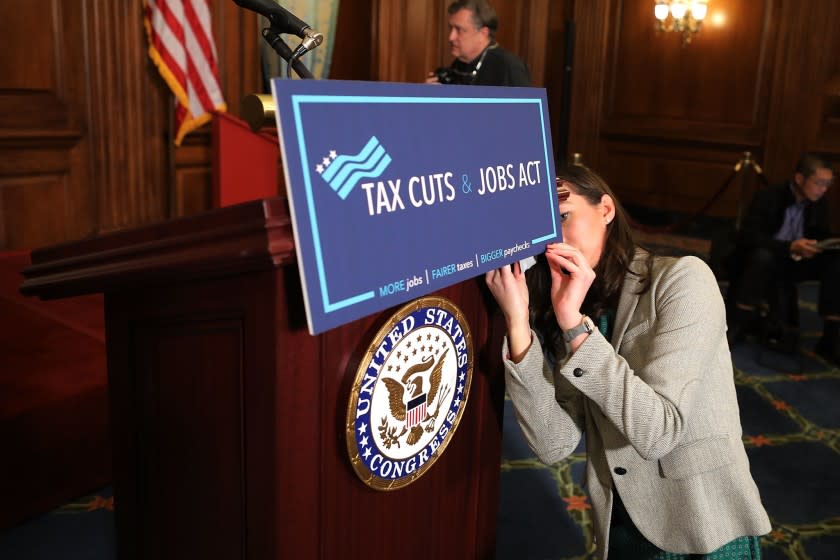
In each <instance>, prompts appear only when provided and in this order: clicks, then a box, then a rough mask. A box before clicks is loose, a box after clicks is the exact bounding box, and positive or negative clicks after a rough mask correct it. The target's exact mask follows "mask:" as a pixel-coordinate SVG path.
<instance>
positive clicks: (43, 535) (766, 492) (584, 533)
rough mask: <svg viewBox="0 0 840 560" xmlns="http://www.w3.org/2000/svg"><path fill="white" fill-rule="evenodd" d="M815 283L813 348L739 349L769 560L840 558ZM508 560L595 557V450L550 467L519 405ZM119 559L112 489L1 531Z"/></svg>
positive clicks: (508, 467)
mask: <svg viewBox="0 0 840 560" xmlns="http://www.w3.org/2000/svg"><path fill="white" fill-rule="evenodd" d="M815 292H816V287H815V286H814V285H808V284H805V285H803V286H801V287H800V309H801V324H802V327H803V340H802V349H801V351H800V353H799V354H798V355H796V356H790V355H784V354H776V353H774V352H771V351H763V350H761V349H760V348H759V347H758V345H757V344H756V343H755V342H753V341H748V342H745V343H743V344H740V345H738V346H736V347H734V348H733V349H732V355H733V361H734V363H735V366H736V373H735V376H736V383H737V389H738V398H739V405H740V409H741V420H742V424H743V428H744V443H745V445H746V447H747V452H748V454H749V456H750V461H751V465H752V472H753V476H754V478H755V480H756V483H757V484H758V487H759V490H760V491H761V495H762V498H763V500H764V504H765V506H766V508H767V510H768V513H769V514H770V518H771V521H772V522H773V532H772V533H770V534H769V535H767V536H765V537H764V538H763V539H762V550H763V555H764V558H766V559H769V560H776V559H796V560H809V559H813V560H823V559H834V558H840V370H837V369H832V368H831V367H829V366H828V364H826V363H825V362H823V361H821V360H820V359H818V358H817V357H815V356H814V355H813V354H812V353H811V352H810V349H811V348H812V347H813V344H814V343H815V342H816V338H817V337H818V336H819V329H820V322H819V320H818V318H817V315H816V309H815V304H814V301H815V299H816V298H815ZM503 437H504V440H503V450H502V453H503V460H502V465H501V469H502V475H501V489H500V504H499V521H498V533H497V555H496V556H497V559H498V560H514V559H515V560H528V559H541V560H542V559H545V560H548V559H552V560H572V559H585V558H589V557H590V554H591V551H592V538H591V535H592V531H591V521H590V513H591V510H590V506H589V501H588V498H587V497H586V494H585V492H584V489H583V487H582V486H581V479H582V474H583V468H584V450H583V447H581V448H580V449H578V450H577V451H576V452H575V453H574V454H573V455H572V456H571V457H569V458H568V459H567V460H565V461H562V462H561V463H558V464H556V465H552V466H550V467H547V466H545V465H541V464H540V463H539V462H538V461H537V460H536V459H535V458H534V456H533V455H532V454H531V452H530V450H529V449H528V447H527V445H525V443H524V440H523V439H522V435H521V433H520V432H519V428H518V426H517V425H516V420H515V419H514V417H513V413H512V410H511V407H510V403H509V402H508V403H506V407H505V430H504V436H503ZM113 557H114V524H113V500H112V499H111V497H110V494H109V492H107V491H103V492H101V493H98V494H95V495H91V496H86V497H82V498H80V499H79V500H77V501H75V502H73V503H70V504H67V505H65V506H64V507H62V508H60V509H58V510H56V511H54V512H51V513H49V514H47V515H44V516H42V517H39V518H37V519H34V520H31V521H29V522H27V523H25V524H23V525H20V526H18V527H15V528H13V529H9V530H6V531H4V532H0V559H4V560H5V559H10V560H11V559H13V560H47V559H50V560H54V559H80V560H81V559H84V560H87V559H89V560H106V559H111V558H113Z"/></svg>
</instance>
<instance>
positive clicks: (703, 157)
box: [584, 0, 777, 216]
mask: <svg viewBox="0 0 840 560" xmlns="http://www.w3.org/2000/svg"><path fill="white" fill-rule="evenodd" d="M773 15H774V5H773V2H772V1H766V2H763V3H761V4H757V3H755V2H752V3H747V2H745V1H744V0H740V1H738V0H732V1H728V2H723V1H720V2H716V3H712V4H710V12H709V15H708V16H707V20H706V22H705V23H704V26H703V29H702V30H701V31H700V32H699V33H698V34H697V35H696V36H695V37H694V40H693V41H692V42H691V44H689V45H687V46H682V44H681V37H680V36H679V34H677V33H668V32H658V31H656V29H655V23H654V19H653V15H652V10H651V5H650V3H649V2H646V1H645V0H616V1H615V2H613V3H612V5H611V10H610V13H609V26H610V28H611V29H613V31H611V32H610V34H609V35H610V40H609V50H608V53H607V56H606V60H605V66H606V68H607V72H606V76H605V79H604V81H603V88H604V92H603V106H602V116H601V118H602V120H601V123H600V129H599V130H598V138H596V139H594V140H593V139H591V140H590V141H591V142H593V143H594V144H595V146H596V147H597V151H596V153H595V154H594V156H593V157H592V158H587V156H586V155H585V154H584V160H585V161H587V163H590V164H592V162H593V161H594V162H596V163H595V164H594V167H596V169H598V171H600V172H601V173H602V174H603V175H604V177H605V178H606V179H607V181H608V182H609V183H610V184H611V185H612V187H613V188H614V189H615V190H616V192H617V193H618V194H619V196H620V197H621V198H622V200H623V201H624V202H625V203H626V204H630V205H639V206H647V207H651V208H656V209H662V210H668V211H674V212H683V213H688V214H693V213H696V212H697V211H700V210H701V209H702V208H704V207H705V206H706V204H707V203H709V202H710V201H711V200H712V198H713V197H714V196H715V194H716V193H717V191H718V190H719V189H721V188H723V185H724V183H725V182H726V181H727V179H728V178H729V176H730V174H731V172H732V169H733V167H734V165H735V164H736V163H737V162H738V161H739V160H740V159H741V158H742V157H743V153H744V152H745V151H749V152H751V154H752V157H753V159H755V160H757V161H759V162H761V161H762V159H763V158H762V156H763V149H764V139H765V130H766V126H767V120H768V116H767V115H768V111H769V106H770V103H769V102H768V97H769V91H770V89H771V83H772V77H773V74H772V72H773V68H774V66H773V65H774V62H775V53H776V45H775V41H776V35H777V32H776V26H775V25H774V23H773ZM593 158H594V159H593ZM633 158H638V161H633ZM741 183H742V181H741V178H740V177H739V178H738V180H734V179H733V181H732V183H730V185H729V186H728V187H726V191H725V192H724V193H723V194H722V195H721V196H720V198H719V199H718V200H717V201H716V202H715V203H714V204H713V205H712V206H711V207H710V208H709V209H708V211H707V214H709V215H721V216H734V215H735V213H736V211H737V208H738V204H739V202H740V201H741V198H742V197H743V196H745V195H742V194H741V189H742V185H741ZM747 184H748V189H747V190H749V191H750V192H751V191H752V190H753V189H754V188H755V186H756V185H757V181H756V179H755V177H750V178H748V179H747Z"/></svg>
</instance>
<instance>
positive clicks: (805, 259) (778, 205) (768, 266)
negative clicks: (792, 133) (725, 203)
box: [729, 154, 840, 365]
mask: <svg viewBox="0 0 840 560" xmlns="http://www.w3.org/2000/svg"><path fill="white" fill-rule="evenodd" d="M833 181H834V173H833V172H832V170H831V168H830V167H829V165H828V164H827V163H826V161H825V160H824V159H822V158H820V157H819V156H816V155H814V154H804V155H803V156H802V157H801V158H800V160H799V163H798V164H797V165H796V171H795V174H794V176H793V180H792V181H789V182H786V183H783V184H780V185H774V186H771V187H767V188H765V189H762V190H760V191H759V192H757V193H756V195H755V197H754V199H753V201H752V204H751V205H750V208H749V210H748V212H747V215H746V216H745V219H744V223H743V227H742V229H741V232H740V235H739V240H738V245H739V247H738V251H739V256H740V257H741V259H740V261H741V263H742V266H743V268H742V271H741V272H742V275H741V276H740V278H737V279H734V280H735V284H734V285H733V288H734V293H733V294H730V297H734V302H732V305H731V306H730V307H731V309H732V315H733V316H732V317H731V318H730V319H731V320H730V325H729V328H730V334H731V335H732V336H730V341H732V339H733V338H736V339H737V337H738V336H739V335H742V334H743V333H744V332H747V331H749V330H750V329H752V328H754V327H755V326H756V325H757V324H758V318H757V313H756V310H757V309H758V307H759V305H761V303H762V302H763V301H766V302H769V303H770V306H771V308H772V307H773V306H774V305H775V306H777V307H778V306H781V309H779V308H777V309H775V314H774V315H775V317H776V318H777V319H778V320H779V321H780V322H781V323H782V327H783V328H787V329H791V328H795V325H796V324H797V322H796V321H797V320H796V317H797V313H798V310H797V309H795V308H794V309H789V308H788V309H785V308H784V306H785V305H786V302H789V301H790V299H791V298H789V297H785V296H790V295H791V294H790V293H787V294H785V293H784V291H785V290H791V289H795V287H796V283H797V282H801V281H803V280H817V281H819V282H820V296H819V306H818V310H819V313H820V315H821V316H822V318H823V333H822V337H821V338H820V340H819V342H818V343H817V346H816V348H815V350H816V352H817V353H818V354H820V355H821V356H823V357H824V358H825V359H826V360H828V361H830V362H832V363H833V364H835V365H838V364H840V251H836V250H826V251H824V250H821V249H819V248H818V247H817V246H816V243H817V241H819V240H822V239H825V238H828V237H830V236H831V234H832V232H831V221H830V218H829V207H828V200H827V199H826V198H825V193H826V191H827V190H828V189H829V187H830V186H831V184H832V183H833ZM780 296H781V297H780ZM794 299H795V298H794ZM771 315H772V314H771Z"/></svg>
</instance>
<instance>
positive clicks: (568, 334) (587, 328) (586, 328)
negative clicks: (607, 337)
mask: <svg viewBox="0 0 840 560" xmlns="http://www.w3.org/2000/svg"><path fill="white" fill-rule="evenodd" d="M594 330H595V324H594V323H593V322H592V319H590V318H589V317H587V316H586V315H584V316H583V318H581V320H580V324H579V325H578V326H576V327H572V328H571V329H569V330H567V331H563V340H565V341H566V342H571V341H572V340H574V338H575V337H576V336H578V335H579V334H582V333H587V334H588V333H591V332H592V331H594Z"/></svg>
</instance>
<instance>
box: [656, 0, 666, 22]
mask: <svg viewBox="0 0 840 560" xmlns="http://www.w3.org/2000/svg"><path fill="white" fill-rule="evenodd" d="M669 11H670V10H669V9H668V4H666V3H665V2H657V3H656V4H655V5H654V6H653V16H654V17H655V18H656V19H658V20H659V21H665V19H666V18H667V17H668V13H669Z"/></svg>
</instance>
